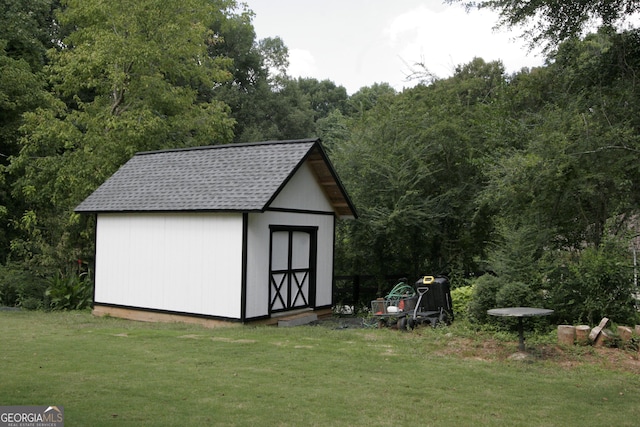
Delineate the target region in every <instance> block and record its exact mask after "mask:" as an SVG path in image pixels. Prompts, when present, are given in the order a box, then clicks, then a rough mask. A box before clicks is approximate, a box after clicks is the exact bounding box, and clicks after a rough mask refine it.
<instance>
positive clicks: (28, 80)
mask: <svg viewBox="0 0 640 427" xmlns="http://www.w3.org/2000/svg"><path fill="white" fill-rule="evenodd" d="M480 3H481V4H480V6H482V7H492V8H494V9H496V10H499V11H501V13H502V17H503V19H504V20H505V22H506V23H507V24H509V25H517V24H520V23H521V22H525V21H527V20H528V19H529V18H530V17H532V16H542V17H546V19H543V20H542V21H540V25H541V26H540V27H538V30H539V31H538V33H536V34H537V35H538V36H539V37H542V38H544V39H546V40H549V41H550V45H549V46H550V48H549V50H548V56H547V65H546V66H544V67H539V68H535V69H523V70H521V71H519V72H517V73H514V74H511V75H509V74H506V73H505V70H504V67H503V66H502V64H501V63H500V62H486V61H484V60H483V59H481V58H476V59H474V60H473V61H471V62H469V63H467V64H460V65H459V66H458V67H457V68H456V70H455V73H454V74H453V75H452V76H451V77H449V78H446V79H435V78H433V76H430V75H429V78H428V79H427V80H425V81H424V82H423V83H421V84H418V85H417V86H415V87H413V88H411V89H405V90H404V91H403V92H401V93H398V92H396V91H395V90H394V89H392V88H391V87H390V86H389V85H387V84H384V83H383V84H376V85H374V86H371V87H363V88H362V89H361V90H359V91H358V92H356V93H354V94H352V95H348V94H347V92H346V90H345V89H344V88H343V87H342V86H339V85H336V84H335V83H334V82H331V81H318V80H316V79H310V78H297V79H294V78H291V77H289V76H288V75H287V72H286V70H287V65H288V49H287V47H286V45H285V44H284V42H283V41H282V40H281V39H279V38H272V39H264V40H256V35H255V31H254V29H253V26H252V23H251V21H252V18H253V13H252V12H251V11H250V10H246V9H245V8H244V6H241V5H239V4H238V3H236V2H235V1H233V0H213V1H204V0H185V1H182V2H180V3H175V4H174V3H171V2H169V3H167V2H166V1H164V0H142V1H139V2H136V3H135V4H132V3H131V2H126V1H124V0H113V1H110V2H98V1H90V0H82V1H80V0H64V1H56V0H6V1H4V2H3V4H2V6H1V7H2V9H1V10H2V15H1V16H0V23H2V24H3V25H0V70H1V71H2V80H1V81H0V172H1V173H0V195H1V199H0V222H1V223H2V227H1V228H0V303H2V304H6V305H19V306H24V307H34V308H37V307H49V308H74V307H79V306H83V305H84V304H86V301H87V298H88V296H87V292H88V290H90V286H89V285H88V284H87V282H86V276H87V271H90V270H91V266H92V264H93V256H94V254H93V242H94V239H93V233H94V229H93V227H94V224H93V220H92V218H90V217H84V216H78V215H76V214H74V213H73V208H74V207H75V206H76V205H77V204H78V203H79V202H80V201H82V200H83V199H84V198H85V197H86V196H87V195H88V194H90V193H91V192H92V191H93V190H94V189H95V188H96V187H97V186H98V185H99V184H100V183H102V182H103V181H104V180H105V179H106V178H107V177H109V176H110V175H111V174H112V173H113V172H114V171H115V170H117V168H118V167H119V166H120V165H122V164H123V163H124V162H125V161H126V160H128V159H129V158H130V157H131V156H132V155H133V154H134V153H135V152H137V151H141V150H154V149H162V148H178V147H189V146H197V145H207V144H221V143H227V142H245V141H258V140H270V139H292V138H305V137H311V136H320V137H321V138H322V139H323V141H324V144H325V146H326V148H327V150H328V152H329V154H330V157H331V159H332V160H333V162H334V164H335V166H336V168H337V170H338V173H339V175H340V177H341V178H342V180H343V181H344V184H345V187H346V188H347V189H348V191H349V192H350V195H351V197H352V198H353V200H354V202H355V204H356V206H357V208H358V211H359V214H360V218H359V219H358V220H357V221H344V222H340V223H339V224H338V230H337V236H336V243H337V254H336V273H337V274H367V275H373V276H375V277H380V278H382V277H384V276H387V275H395V274H406V275H409V276H410V277H417V276H419V275H422V274H447V275H448V276H449V277H450V278H451V282H452V284H453V286H454V288H456V287H459V288H461V289H464V292H462V291H460V292H459V293H460V294H463V295H464V299H465V301H464V304H463V305H464V307H466V308H465V310H466V311H468V316H469V317H470V318H472V319H474V320H476V321H486V318H485V317H486V316H485V314H486V309H487V308H491V307H495V306H499V305H527V304H528V305H544V306H548V307H550V308H554V309H555V310H556V314H557V320H558V321H563V322H574V321H575V322H593V321H595V320H597V318H598V317H599V316H604V315H607V316H609V317H612V318H613V319H614V321H620V322H622V321H633V318H634V316H635V315H636V311H635V308H634V306H633V300H632V298H631V294H632V292H633V291H635V289H634V286H635V284H634V282H633V280H632V278H633V258H632V251H631V249H632V245H633V244H634V243H637V237H636V236H635V235H634V231H633V230H634V227H635V226H637V222H638V220H637V218H638V216H637V215H638V206H639V203H640V192H638V190H637V189H638V188H640V167H639V165H640V162H639V161H638V160H639V159H638V156H639V154H640V141H639V137H638V136H639V135H640V102H639V100H640V93H639V92H638V91H639V89H638V82H637V81H636V79H637V77H636V76H637V74H638V71H639V70H640V32H639V31H638V30H634V29H629V30H624V31H622V30H617V29H616V27H615V25H613V23H614V21H615V22H617V20H618V18H622V17H624V16H626V15H627V14H628V13H629V12H631V11H635V9H636V6H637V5H636V3H635V2H626V3H624V4H623V3H620V4H617V3H616V4H613V5H612V6H615V8H613V9H610V10H609V9H607V10H604V9H602V8H601V7H600V6H598V5H601V3H598V2H590V3H589V2H588V3H589V5H590V6H589V7H585V8H584V10H582V11H581V12H580V13H583V15H584V14H586V15H584V16H586V17H588V18H589V19H591V18H600V19H601V20H602V23H604V25H602V27H601V29H600V30H599V31H597V32H595V33H591V34H586V35H582V32H581V31H583V30H584V29H585V28H587V27H586V26H585V25H586V24H584V20H582V21H581V19H582V18H581V16H582V15H579V16H578V15H575V17H577V18H576V20H574V21H572V25H573V24H575V25H574V27H575V28H574V27H572V28H564V27H562V25H566V24H567V22H569V21H566V20H565V21H566V22H565V21H563V22H564V23H563V22H560V21H558V22H556V21H554V18H555V17H556V15H554V14H553V13H550V12H549V11H553V10H554V9H553V7H556V6H555V3H554V4H553V5H552V4H551V3H552V2H551V3H549V2H534V3H536V4H537V6H536V7H537V8H533V9H531V10H528V9H527V10H525V9H523V8H524V3H522V4H520V3H518V2H480ZM534 3H529V6H530V7H533V6H535V5H534ZM565 11H567V13H568V12H570V11H568V9H566V10H565ZM603 11H604V12H607V13H608V15H606V16H605V15H603V14H602V13H600V12H603ZM547 12H549V13H547ZM574 12H575V13H578V12H577V11H574ZM574 12H571V13H574ZM604 12H603V13H604ZM538 13H540V14H541V15H536V14H538ZM578 18H579V19H578ZM563 19H564V18H563ZM585 19H586V18H585ZM16 28H18V29H22V31H17V30H16ZM578 30H579V31H578ZM552 36H553V37H552ZM427 74H428V73H425V75H427ZM77 260H82V261H80V264H79V265H81V266H86V267H88V268H83V269H82V271H79V270H78V269H77V268H73V266H75V265H76V263H77V262H78V261H77ZM70 266H72V268H70ZM463 287H464V288H463Z"/></svg>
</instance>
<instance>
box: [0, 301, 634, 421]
mask: <svg viewBox="0 0 640 427" xmlns="http://www.w3.org/2000/svg"><path fill="white" fill-rule="evenodd" d="M0 324H1V325H2V329H1V330H2V338H1V340H0V354H1V356H0V357H1V363H2V365H1V366H2V369H1V370H0V405H59V406H64V411H65V421H66V423H65V425H66V426H70V427H73V426H110V425H112V426H198V425H230V426H234V425H237V426H310V425H317V426H431V425H433V426H478V425H505V426H562V427H565V426H636V425H638V420H639V419H640V375H638V371H637V370H634V368H633V367H629V366H628V363H627V366H626V368H620V369H615V368H614V366H615V364H614V363H612V362H610V361H609V359H610V356H611V355H612V354H615V357H616V358H619V359H620V360H623V361H624V360H627V361H631V362H632V363H635V362H637V360H634V357H635V358H636V359H637V354H636V355H634V354H631V353H628V352H624V351H622V350H611V351H610V352H609V351H607V352H606V354H605V355H601V354H600V353H595V352H593V351H592V350H581V351H579V350H577V349H576V350H573V349H569V350H565V351H560V350H559V349H557V348H555V347H554V346H542V344H540V345H539V346H537V347H536V345H535V343H534V344H532V345H531V352H532V354H533V355H534V356H533V357H530V358H528V359H526V360H524V361H522V360H520V361H519V360H511V359H509V358H508V357H507V356H508V355H509V354H510V353H512V352H514V351H515V349H516V346H517V343H516V341H515V337H514V341H512V342H511V341H510V342H496V341H495V340H490V339H489V338H488V337H482V336H477V337H473V336H470V334H469V331H468V330H467V329H464V330H463V327H461V326H456V325H455V324H454V325H453V326H452V327H450V328H443V329H440V330H432V329H428V328H425V329H419V330H417V331H414V332H411V333H400V332H398V331H394V330H388V329H382V330H377V329H334V328H331V327H325V326H305V327H296V328H276V327H250V326H236V327H232V328H219V329H205V328H201V327H198V326H190V325H182V324H148V323H138V322H132V321H125V320H120V319H113V318H95V317H93V316H91V315H90V314H89V313H87V312H75V313H41V312H7V311H4V312H0ZM612 352H615V353H612Z"/></svg>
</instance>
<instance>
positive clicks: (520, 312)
mask: <svg viewBox="0 0 640 427" xmlns="http://www.w3.org/2000/svg"><path fill="white" fill-rule="evenodd" d="M552 313H553V310H549V309H547V308H536V307H505V308H492V309H491V310H487V314H488V315H490V316H499V317H517V318H518V335H519V339H520V340H519V343H518V350H520V351H524V331H523V329H522V318H523V317H536V316H548V315H550V314H552Z"/></svg>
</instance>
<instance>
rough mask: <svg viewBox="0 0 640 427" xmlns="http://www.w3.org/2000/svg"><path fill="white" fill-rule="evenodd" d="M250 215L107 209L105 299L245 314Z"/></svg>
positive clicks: (102, 262)
mask: <svg viewBox="0 0 640 427" xmlns="http://www.w3.org/2000/svg"><path fill="white" fill-rule="evenodd" d="M241 273H242V215H241V214H220V213H215V214H213V213H197V214H196V213H189V214H187V213H185V214H181V213H173V214H141V213H135V214H99V215H98V232H97V240H96V293H95V299H96V302H97V303H108V304H117V305H125V306H133V307H141V308H150V309H157V310H167V311H174V312H185V313H195V314H203V315H212V316H221V317H229V318H240V307H241V303H240V299H241V280H242V274H241Z"/></svg>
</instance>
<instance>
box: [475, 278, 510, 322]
mask: <svg viewBox="0 0 640 427" xmlns="http://www.w3.org/2000/svg"><path fill="white" fill-rule="evenodd" d="M503 284H504V283H503V281H502V280H501V279H500V278H498V277H496V276H492V275H490V274H485V275H483V276H480V277H478V278H477V279H475V281H474V284H473V292H472V294H471V301H470V302H469V320H471V321H472V322H478V323H486V322H487V320H488V315H487V310H489V309H492V308H496V307H497V305H496V296H497V294H498V291H499V290H500V288H502V286H503Z"/></svg>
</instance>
